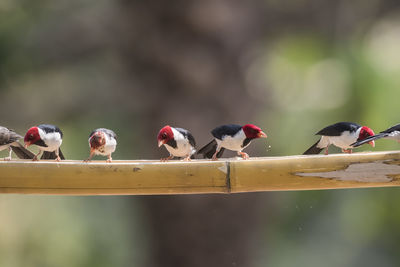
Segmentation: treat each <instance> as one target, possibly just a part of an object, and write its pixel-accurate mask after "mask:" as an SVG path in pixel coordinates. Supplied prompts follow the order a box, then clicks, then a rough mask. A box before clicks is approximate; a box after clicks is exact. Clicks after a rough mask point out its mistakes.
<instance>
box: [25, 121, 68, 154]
mask: <svg viewBox="0 0 400 267" xmlns="http://www.w3.org/2000/svg"><path fill="white" fill-rule="evenodd" d="M62 138H63V133H62V132H61V130H60V128H58V127H57V126H55V125H51V124H40V125H39V126H34V127H31V128H30V129H29V130H28V131H27V132H26V134H25V137H24V142H25V148H27V147H29V146H30V145H37V146H38V147H39V152H38V153H37V154H36V155H35V156H34V157H33V160H34V161H36V160H38V157H39V155H40V154H41V153H42V152H43V155H42V157H41V159H55V160H56V161H60V160H61V159H65V157H64V155H63V153H62V152H61V149H60V146H61V144H62Z"/></svg>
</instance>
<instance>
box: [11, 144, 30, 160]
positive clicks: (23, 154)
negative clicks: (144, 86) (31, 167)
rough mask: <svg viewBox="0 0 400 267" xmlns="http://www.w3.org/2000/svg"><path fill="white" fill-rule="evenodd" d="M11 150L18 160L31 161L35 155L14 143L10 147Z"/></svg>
mask: <svg viewBox="0 0 400 267" xmlns="http://www.w3.org/2000/svg"><path fill="white" fill-rule="evenodd" d="M11 148H12V150H13V151H14V153H15V155H17V157H18V158H20V159H33V157H34V156H35V154H33V153H32V152H30V151H29V150H28V149H26V148H25V147H23V146H22V145H21V144H20V143H18V142H16V143H15V144H13V145H11Z"/></svg>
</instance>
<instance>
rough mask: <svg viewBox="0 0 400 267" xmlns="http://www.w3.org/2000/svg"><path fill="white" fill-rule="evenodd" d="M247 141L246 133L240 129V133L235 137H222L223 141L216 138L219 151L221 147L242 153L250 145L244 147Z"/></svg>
mask: <svg viewBox="0 0 400 267" xmlns="http://www.w3.org/2000/svg"><path fill="white" fill-rule="evenodd" d="M245 139H246V134H245V133H244V131H243V129H240V131H239V132H237V133H236V134H235V135H234V136H230V135H224V136H222V140H219V139H218V138H216V139H215V140H216V141H217V145H218V147H217V150H219V149H220V148H221V147H224V148H226V149H229V150H233V151H242V150H243V149H244V148H246V147H247V146H248V145H249V144H250V143H248V144H247V145H246V146H244V147H242V145H243V141H244V140H245Z"/></svg>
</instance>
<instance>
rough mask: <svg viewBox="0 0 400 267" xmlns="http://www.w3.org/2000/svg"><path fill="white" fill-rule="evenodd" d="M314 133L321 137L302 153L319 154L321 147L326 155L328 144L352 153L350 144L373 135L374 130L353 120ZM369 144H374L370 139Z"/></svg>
mask: <svg viewBox="0 0 400 267" xmlns="http://www.w3.org/2000/svg"><path fill="white" fill-rule="evenodd" d="M316 135H321V138H320V139H319V140H318V141H317V142H316V143H315V144H314V145H312V146H311V147H310V148H309V149H307V150H306V151H305V152H304V153H303V155H311V154H319V153H320V152H321V151H322V150H323V149H325V155H328V148H329V146H330V145H334V146H337V147H339V148H341V149H342V152H343V153H352V151H353V148H354V146H353V145H352V144H353V143H354V142H356V141H361V140H365V139H366V138H368V137H369V136H373V135H374V131H373V130H372V129H371V128H369V127H367V126H360V125H358V124H357V123H354V122H338V123H335V124H332V125H329V126H327V127H325V128H323V129H322V130H320V131H319V132H318V133H316ZM369 144H370V145H371V146H372V147H374V146H375V142H374V141H370V142H369Z"/></svg>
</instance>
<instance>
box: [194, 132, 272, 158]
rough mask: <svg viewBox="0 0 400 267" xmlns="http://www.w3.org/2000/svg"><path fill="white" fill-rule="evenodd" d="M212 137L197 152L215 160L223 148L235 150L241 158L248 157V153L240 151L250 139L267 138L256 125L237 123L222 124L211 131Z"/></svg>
mask: <svg viewBox="0 0 400 267" xmlns="http://www.w3.org/2000/svg"><path fill="white" fill-rule="evenodd" d="M211 134H212V135H213V136H214V139H213V140H212V141H211V142H210V143H208V144H207V145H205V146H204V147H203V148H201V149H200V150H199V152H198V154H203V157H204V158H212V159H213V160H217V159H218V158H219V157H221V156H222V153H223V152H224V150H225V148H226V149H229V150H232V151H236V152H237V153H238V155H239V156H241V157H242V158H243V159H248V158H249V155H248V154H247V153H244V152H242V150H243V149H244V148H246V147H247V146H248V145H249V144H250V142H251V140H253V139H256V138H267V135H266V134H265V133H264V132H263V131H262V130H261V129H260V128H259V127H257V126H255V125H253V124H246V125H244V126H241V125H237V124H228V125H222V126H219V127H217V128H215V129H214V130H212V131H211Z"/></svg>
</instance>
